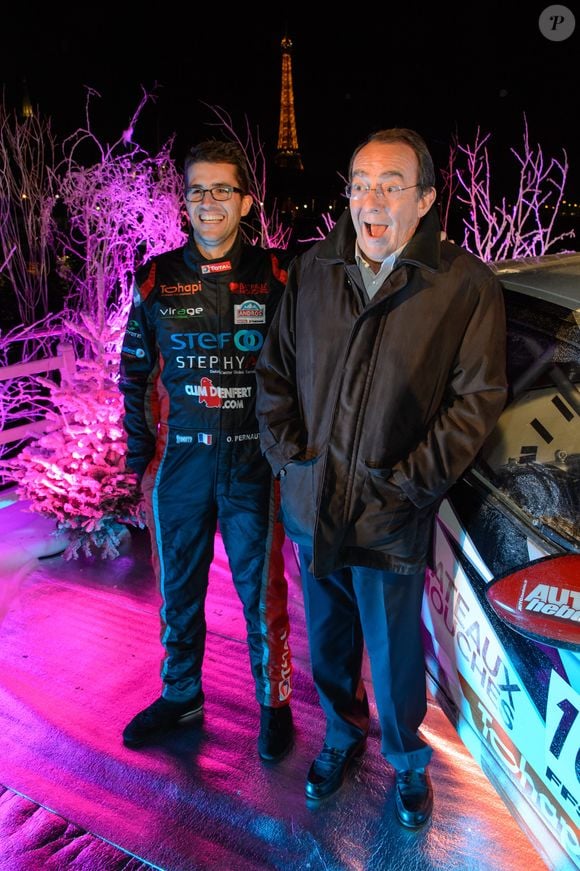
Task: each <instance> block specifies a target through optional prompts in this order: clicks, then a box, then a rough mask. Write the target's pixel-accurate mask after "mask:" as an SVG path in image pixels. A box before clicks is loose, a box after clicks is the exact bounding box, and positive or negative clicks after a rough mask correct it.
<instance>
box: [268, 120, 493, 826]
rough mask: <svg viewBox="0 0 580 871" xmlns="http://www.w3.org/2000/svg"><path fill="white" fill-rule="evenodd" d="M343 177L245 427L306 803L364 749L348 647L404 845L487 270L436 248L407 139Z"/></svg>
mask: <svg viewBox="0 0 580 871" xmlns="http://www.w3.org/2000/svg"><path fill="white" fill-rule="evenodd" d="M349 177H350V182H349V184H348V185H347V195H348V196H349V200H350V209H349V211H348V212H345V213H344V214H343V215H342V217H341V218H340V219H339V220H338V222H337V224H336V226H335V227H334V228H333V229H332V231H331V232H330V233H329V235H328V236H327V238H326V239H324V240H323V241H321V242H319V243H318V244H316V245H315V246H314V247H313V248H311V249H310V250H309V251H308V252H306V253H305V254H303V255H302V256H301V257H299V258H298V259H297V260H296V261H295V262H294V264H293V266H292V268H291V270H290V275H289V279H288V285H287V288H286V291H285V293H284V296H283V299H282V302H281V305H280V308H279V309H278V312H277V315H276V317H275V320H274V323H273V325H272V328H271V330H270V333H269V337H268V339H267V340H266V343H265V345H264V348H263V351H262V353H261V355H260V359H259V361H258V367H257V377H258V399H257V412H258V417H259V421H260V432H261V444H262V450H263V451H264V453H265V455H266V457H267V459H268V460H269V462H270V465H271V466H272V469H273V471H274V473H275V474H276V475H277V476H279V477H280V479H281V487H282V516H283V520H284V525H285V528H286V531H287V533H288V535H289V536H290V537H291V538H292V539H293V540H294V541H296V542H297V543H298V545H299V550H300V559H301V569H302V580H303V588H304V596H305V608H306V618H307V626H308V633H309V641H310V651H311V660H312V669H313V676H314V681H315V684H316V687H317V690H318V694H319V697H320V702H321V705H322V708H323V710H324V713H325V715H326V720H327V728H326V739H325V744H324V747H323V749H322V751H321V753H320V754H319V756H318V757H317V758H316V760H315V761H314V762H313V764H312V766H311V768H310V771H309V773H308V777H307V781H306V794H307V796H309V797H310V798H312V799H320V798H324V797H325V796H327V795H330V794H332V793H333V792H335V790H336V789H338V788H339V787H340V786H341V784H342V782H343V780H344V777H345V775H346V772H347V770H348V768H349V766H350V764H351V762H352V760H353V759H354V758H355V757H356V756H358V755H360V754H361V753H362V751H363V750H364V747H365V742H366V736H367V732H368V726H369V706H368V700H367V695H366V691H365V688H364V684H363V682H362V679H361V670H362V658H363V643H364V642H366V645H367V650H368V654H369V660H370V664H371V672H372V678H373V685H374V690H375V698H376V702H377V709H378V714H379V719H380V724H381V729H382V752H383V755H384V756H385V758H386V759H387V760H388V761H389V762H390V763H391V764H392V765H393V767H394V768H395V769H396V808H397V812H398V816H399V819H400V821H401V822H402V823H403V824H404V825H406V826H408V827H411V828H414V827H417V826H419V825H422V824H423V823H425V822H426V821H427V820H428V819H429V817H430V814H431V810H432V786H431V781H430V778H429V775H428V773H427V770H426V766H427V764H428V762H429V760H430V757H431V753H432V749H431V747H429V745H428V744H427V743H426V742H425V740H424V739H423V738H422V737H421V736H420V734H419V732H418V730H419V727H420V725H421V723H422V721H423V718H424V716H425V713H426V709H427V703H426V685H425V665H424V655H423V647H422V640H421V630H420V613H421V601H422V593H423V582H424V572H425V565H426V560H427V555H428V549H429V542H430V537H431V529H432V524H433V519H434V514H435V511H436V508H437V505H438V503H439V501H440V500H441V498H442V496H443V495H444V494H445V493H446V491H447V490H448V489H449V487H450V486H451V485H452V484H453V483H454V482H455V481H456V480H457V478H458V477H459V476H460V475H461V474H462V473H463V472H464V470H465V469H466V467H467V466H468V465H469V464H470V463H471V461H472V460H473V459H474V457H475V455H476V453H477V452H478V450H479V448H480V446H481V444H482V442H483V441H484V439H485V437H486V436H487V434H488V433H489V432H490V430H491V429H492V427H493V426H494V424H495V422H496V420H497V418H498V416H499V414H500V412H501V410H502V408H503V405H504V402H505V396H506V382H505V315H504V309H503V299H502V294H501V288H500V286H499V284H498V282H497V280H496V278H495V277H494V275H493V273H492V272H491V270H489V268H488V267H487V266H485V264H483V263H482V262H481V261H480V260H478V259H477V258H476V257H474V256H472V255H471V254H469V253H467V252H466V251H464V250H463V249H461V248H459V247H457V246H455V245H453V244H451V243H449V242H446V241H441V232H440V226H439V221H438V218H437V214H436V211H435V207H434V205H433V204H434V201H435V196H436V192H435V188H434V183H435V174H434V168H433V162H432V159H431V156H430V154H429V152H428V150H427V147H426V145H425V142H424V141H423V139H422V138H421V137H420V136H419V135H418V134H417V133H415V131H412V130H407V129H392V130H385V131H381V132H379V133H376V134H374V135H372V136H371V137H369V139H368V140H367V141H366V142H365V143H363V144H362V145H360V146H359V147H358V148H357V149H356V151H355V152H354V154H353V157H352V159H351V165H350V171H349ZM363 639H364V641H363Z"/></svg>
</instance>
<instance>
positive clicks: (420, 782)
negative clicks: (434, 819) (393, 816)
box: [395, 768, 433, 829]
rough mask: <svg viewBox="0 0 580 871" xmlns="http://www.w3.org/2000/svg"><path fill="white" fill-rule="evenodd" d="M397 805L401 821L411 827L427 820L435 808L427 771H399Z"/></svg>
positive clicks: (413, 827)
mask: <svg viewBox="0 0 580 871" xmlns="http://www.w3.org/2000/svg"><path fill="white" fill-rule="evenodd" d="M395 807H396V809H397V816H398V818H399V821H400V822H401V823H402V824H403V825H404V826H407V828H409V829H417V828H419V826H422V825H424V824H425V823H426V822H427V820H428V819H429V817H430V816H431V812H432V810H433V787H432V785H431V778H430V777H429V775H428V774H427V772H426V771H417V770H415V769H414V768H411V769H409V771H397V776H396V788H395Z"/></svg>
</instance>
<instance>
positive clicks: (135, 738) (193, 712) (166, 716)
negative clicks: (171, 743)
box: [123, 690, 204, 748]
mask: <svg viewBox="0 0 580 871" xmlns="http://www.w3.org/2000/svg"><path fill="white" fill-rule="evenodd" d="M203 702H204V696H203V691H202V690H200V691H199V693H198V694H197V695H196V696H195V698H193V699H190V700H189V701H186V702H169V701H167V699H164V698H163V696H161V697H160V698H158V699H156V700H155V701H154V702H153V704H152V705H149V707H147V708H145V709H144V710H142V711H140V712H139V713H138V714H137V716H135V717H133V719H132V720H131V722H130V723H128V724H127V725H126V726H125V728H124V729H123V744H124V745H125V747H131V748H135V747H142V746H143V745H144V744H152V743H155V741H156V740H157V739H158V738H159V737H161V736H162V735H165V734H166V733H167V732H170V731H171V730H172V729H175V727H176V726H182V725H184V724H187V723H190V722H192V721H193V720H197V719H199V718H200V717H201V716H202V715H203Z"/></svg>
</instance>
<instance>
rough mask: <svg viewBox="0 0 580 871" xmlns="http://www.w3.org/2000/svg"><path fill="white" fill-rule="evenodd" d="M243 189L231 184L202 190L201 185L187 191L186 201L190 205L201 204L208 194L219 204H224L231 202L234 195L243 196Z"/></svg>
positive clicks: (215, 185) (217, 185)
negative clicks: (226, 201)
mask: <svg viewBox="0 0 580 871" xmlns="http://www.w3.org/2000/svg"><path fill="white" fill-rule="evenodd" d="M243 193H244V191H243V190H242V189H241V188H235V187H233V186H232V185H231V184H214V185H213V187H210V188H202V187H199V185H194V186H193V187H190V188H187V190H186V191H185V199H186V200H187V202H188V203H201V202H202V201H203V198H204V197H205V195H206V194H211V195H212V197H213V199H214V200H217V201H218V203H223V202H225V200H231V198H232V194H243Z"/></svg>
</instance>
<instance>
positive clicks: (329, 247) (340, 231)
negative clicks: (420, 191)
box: [317, 205, 441, 271]
mask: <svg viewBox="0 0 580 871" xmlns="http://www.w3.org/2000/svg"><path fill="white" fill-rule="evenodd" d="M355 242H356V233H355V229H354V225H353V223H352V219H351V217H350V212H349V211H348V209H346V210H345V211H344V212H343V214H342V215H341V216H340V218H339V219H338V221H337V222H336V224H335V225H334V227H333V228H332V230H331V231H330V233H329V234H328V236H327V237H326V238H325V239H323V240H322V242H320V243H319V248H318V252H317V259H319V260H324V261H327V262H329V263H337V262H340V263H354V262H355V259H354V252H355ZM440 261H441V224H440V222H439V216H438V214H437V210H436V207H435V206H434V205H433V206H431V208H430V209H429V211H428V212H427V214H426V215H425V216H424V217H423V218H421V220H420V221H419V224H418V226H417V229H416V230H415V233H414V234H413V236H412V237H411V239H409V241H408V242H407V244H406V246H405V247H404V248H403V251H402V252H401V254H400V256H399V257H398V259H397V261H396V266H398V265H399V264H401V263H410V264H413V265H415V266H424V267H426V268H427V269H431V270H433V271H435V270H437V269H438V267H439V264H440Z"/></svg>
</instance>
